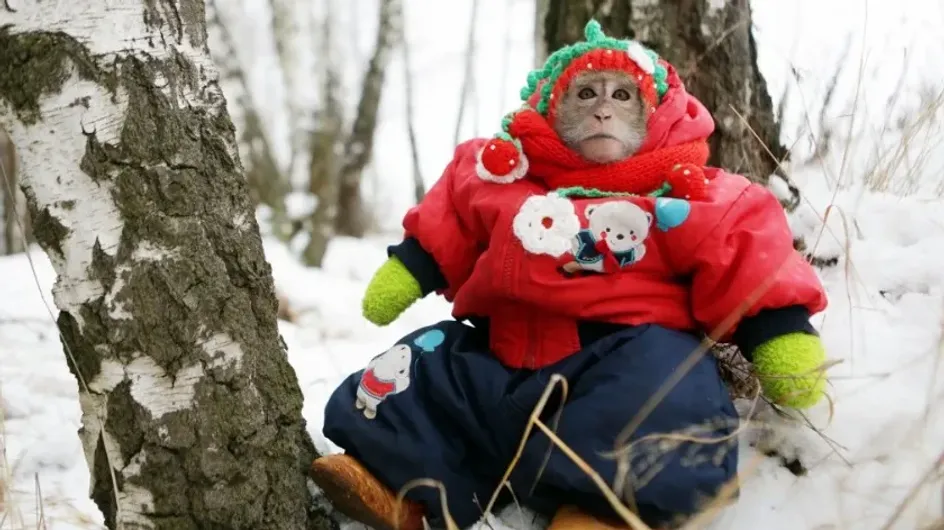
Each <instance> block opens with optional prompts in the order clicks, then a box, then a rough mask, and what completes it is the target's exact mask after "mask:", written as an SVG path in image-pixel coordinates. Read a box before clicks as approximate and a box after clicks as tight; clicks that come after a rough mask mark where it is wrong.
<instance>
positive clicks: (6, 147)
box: [0, 128, 29, 255]
mask: <svg viewBox="0 0 944 530" xmlns="http://www.w3.org/2000/svg"><path fill="white" fill-rule="evenodd" d="M17 164H18V162H17V155H16V146H14V145H13V140H12V139H10V136H9V135H8V134H7V132H6V131H4V130H3V129H2V128H0V195H2V196H3V241H2V243H3V246H2V248H0V252H2V253H3V254H6V255H9V254H17V253H19V252H23V251H24V250H26V247H25V245H24V244H23V243H24V238H23V235H26V234H28V232H27V233H26V234H21V232H20V229H21V228H22V229H23V230H24V231H26V230H28V228H29V223H28V219H27V216H26V215H25V211H26V208H25V205H26V199H25V197H23V193H22V192H21V191H20V188H19V186H18V185H17V179H18V178H19V177H18V175H17V167H16V166H17Z"/></svg>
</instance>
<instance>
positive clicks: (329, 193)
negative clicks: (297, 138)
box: [302, 0, 344, 267]
mask: <svg viewBox="0 0 944 530" xmlns="http://www.w3.org/2000/svg"><path fill="white" fill-rule="evenodd" d="M334 24H335V10H334V2H333V0H325V18H324V21H323V22H322V28H321V37H322V40H321V50H320V53H321V62H322V64H323V65H324V67H323V69H322V71H321V75H322V77H323V82H322V104H321V107H322V108H321V109H320V110H319V111H318V114H317V119H316V120H315V123H316V124H317V125H316V128H315V131H314V132H313V133H312V135H311V139H310V142H311V144H310V147H309V149H310V153H311V157H310V160H309V167H308V189H309V191H310V192H311V194H312V195H314V196H315V198H316V199H317V204H316V205H315V209H314V211H313V212H312V214H311V218H310V219H309V222H308V224H309V226H308V233H309V239H308V245H306V246H305V250H304V251H303V252H302V259H303V261H304V262H305V264H306V265H309V266H311V267H320V266H321V263H322V262H323V261H324V257H325V254H326V253H327V251H328V244H329V243H330V242H331V238H332V237H334V231H335V229H334V222H335V217H337V212H338V184H339V182H338V181H339V179H340V171H341V153H342V150H343V146H342V144H341V143H342V141H343V136H344V114H343V108H344V107H343V102H342V101H341V89H342V88H341V73H340V70H339V67H338V57H337V51H336V49H335V46H334V40H333V39H334V33H333V32H332V31H331V28H332V27H333V26H334Z"/></svg>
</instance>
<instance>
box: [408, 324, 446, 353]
mask: <svg viewBox="0 0 944 530" xmlns="http://www.w3.org/2000/svg"><path fill="white" fill-rule="evenodd" d="M444 340H446V335H445V334H444V333H443V332H442V331H439V330H438V329H431V330H429V331H427V332H426V333H423V334H422V335H420V336H419V337H416V338H415V339H413V344H415V345H417V346H418V347H420V348H422V349H423V351H424V352H427V353H428V352H431V351H433V350H435V349H436V348H437V347H438V346H439V345H440V344H442V343H443V341H444Z"/></svg>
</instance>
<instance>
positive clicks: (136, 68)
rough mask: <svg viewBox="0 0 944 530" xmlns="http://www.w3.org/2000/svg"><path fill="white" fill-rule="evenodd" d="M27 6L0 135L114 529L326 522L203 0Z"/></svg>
mask: <svg viewBox="0 0 944 530" xmlns="http://www.w3.org/2000/svg"><path fill="white" fill-rule="evenodd" d="M17 8H18V10H17V11H16V12H4V13H3V17H4V24H5V25H4V26H3V27H2V28H0V127H2V128H4V129H6V130H8V131H9V132H10V134H11V137H12V139H13V141H14V143H15V144H16V145H17V146H18V147H19V154H20V160H21V164H22V165H21V169H22V171H21V177H22V178H21V186H22V189H23V191H24V193H25V195H26V198H27V201H28V207H29V212H30V215H31V217H32V220H33V228H34V233H35V236H36V239H37V241H38V242H39V244H40V245H41V246H42V248H43V250H44V251H45V252H46V253H47V255H48V256H49V259H50V261H51V263H52V265H53V267H54V269H55V271H56V276H57V278H56V283H55V285H54V287H53V298H54V300H55V305H56V307H57V308H58V309H59V311H60V313H59V319H58V324H59V327H60V330H61V333H62V336H61V338H62V342H63V347H64V349H65V352H66V354H67V359H68V362H69V367H70V370H72V373H73V374H74V375H75V376H76V379H77V381H78V386H79V400H80V404H81V410H82V427H81V429H80V430H79V436H80V438H81V441H82V445H83V447H84V449H85V458H86V460H87V463H88V466H89V471H90V475H91V477H90V478H91V485H90V486H91V487H90V495H91V498H92V499H93V500H94V501H95V502H96V504H97V505H98V507H99V508H100V509H101V510H102V512H103V514H104V516H105V521H106V524H107V526H108V527H109V528H112V529H114V528H122V529H131V528H134V529H144V528H147V529H159V530H165V529H166V530H169V529H180V530H195V529H198V528H215V529H220V530H223V529H246V530H249V529H259V528H271V529H289V528H291V529H306V530H311V529H315V528H329V527H330V525H331V522H330V521H329V520H328V519H327V518H325V517H324V515H323V514H322V513H318V512H316V511H315V510H314V509H313V504H312V502H311V501H312V499H311V493H310V492H309V489H308V484H307V477H306V475H307V469H308V467H309V465H310V464H311V461H312V458H313V457H315V456H316V451H315V448H314V445H313V444H312V441H311V439H310V437H309V435H308V432H307V430H306V426H305V421H304V419H303V417H302V393H301V391H300V389H299V386H298V381H297V378H296V377H295V373H294V371H293V369H292V367H291V365H290V364H289V363H288V360H287V358H286V354H285V346H284V343H283V342H282V340H281V338H280V337H279V330H278V327H277V324H276V307H277V301H276V297H275V292H274V288H273V281H272V272H271V268H270V266H269V264H268V263H267V262H266V261H265V257H264V255H263V249H262V242H261V238H260V235H259V228H258V225H257V224H256V222H255V217H254V215H253V207H252V204H251V202H250V200H249V194H248V189H247V185H246V181H245V179H244V178H243V175H242V168H241V167H240V161H239V156H238V153H237V150H236V142H235V138H234V130H233V125H232V122H231V121H230V117H229V115H228V112H227V109H226V101H225V99H224V97H223V94H222V93H221V91H220V89H219V86H218V80H217V72H216V68H215V66H214V65H213V63H212V61H211V60H210V57H209V52H208V50H207V46H206V21H205V18H204V6H203V2H202V1H189V2H183V3H176V2H174V3H172V2H169V1H167V0H147V1H145V0H122V1H114V0H113V1H109V2H105V1H103V0H88V1H87V2H81V3H78V2H76V3H59V4H57V7H56V8H55V9H51V8H50V6H49V5H47V4H46V3H45V2H21V3H19V4H18V6H17ZM2 9H3V8H2V6H0V10H2ZM105 21H107V23H106V22H105Z"/></svg>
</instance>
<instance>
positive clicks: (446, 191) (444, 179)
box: [387, 141, 487, 300]
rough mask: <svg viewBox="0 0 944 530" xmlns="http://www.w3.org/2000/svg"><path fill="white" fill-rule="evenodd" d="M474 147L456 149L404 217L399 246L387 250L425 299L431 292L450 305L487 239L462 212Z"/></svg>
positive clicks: (469, 144) (467, 213) (468, 191)
mask: <svg viewBox="0 0 944 530" xmlns="http://www.w3.org/2000/svg"><path fill="white" fill-rule="evenodd" d="M476 147H477V146H476V145H474V144H473V143H472V141H470V142H467V143H465V144H461V145H460V146H459V147H458V148H457V149H456V153H455V155H454V157H453V159H452V161H451V162H450V163H449V165H447V166H446V169H445V170H444V171H443V173H442V176H441V177H440V178H439V180H437V181H436V183H435V184H434V185H433V186H432V187H431V188H430V189H429V191H428V192H427V193H426V195H425V196H424V197H423V200H422V201H421V202H420V203H419V204H417V205H416V206H413V207H412V208H410V210H409V211H407V213H406V215H405V216H404V218H403V228H404V231H405V232H404V237H403V241H402V242H401V243H399V244H397V245H394V246H391V247H389V248H388V249H387V252H388V254H389V255H391V256H396V257H397V258H398V259H399V260H400V261H402V262H403V264H404V265H405V266H406V268H407V270H409V271H410V273H411V274H413V276H414V277H415V278H416V279H417V281H418V282H419V284H420V288H421V289H422V292H423V295H424V296H425V295H427V294H429V293H430V292H433V291H436V292H439V293H441V294H443V295H445V296H446V298H447V299H448V300H451V299H452V297H453V296H454V295H455V292H456V290H458V289H459V287H460V286H461V285H462V284H463V283H464V282H465V281H466V280H467V279H468V278H469V276H470V274H471V273H472V269H473V267H474V266H475V262H476V260H478V257H479V255H480V254H481V253H482V249H483V248H484V245H483V244H481V243H480V242H483V241H485V240H486V238H487V234H485V233H483V230H484V229H483V227H482V226H480V225H481V223H478V222H476V221H475V219H474V218H473V217H472V213H471V212H470V211H469V208H468V206H467V205H468V204H469V201H468V199H469V197H468V196H469V195H470V194H471V192H472V190H471V188H474V185H475V183H474V182H466V181H468V180H469V179H470V177H471V178H475V174H474V164H475V156H474V155H475V148H476ZM470 164H471V165H470ZM470 170H471V171H470ZM463 204H464V205H466V206H465V207H463V206H462V205H463Z"/></svg>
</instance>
